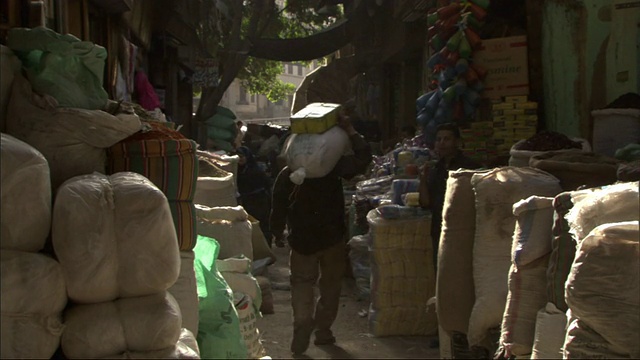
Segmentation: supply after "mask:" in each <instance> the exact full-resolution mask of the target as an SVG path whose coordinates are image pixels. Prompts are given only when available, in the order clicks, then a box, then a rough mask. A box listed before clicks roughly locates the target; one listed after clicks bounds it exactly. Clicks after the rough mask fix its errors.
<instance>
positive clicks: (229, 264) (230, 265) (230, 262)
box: [216, 256, 251, 274]
mask: <svg viewBox="0 0 640 360" xmlns="http://www.w3.org/2000/svg"><path fill="white" fill-rule="evenodd" d="M216 268H217V269H218V271H220V272H222V271H231V272H238V273H246V274H248V273H250V272H251V260H249V258H247V257H244V256H242V257H231V258H227V259H224V260H216Z"/></svg>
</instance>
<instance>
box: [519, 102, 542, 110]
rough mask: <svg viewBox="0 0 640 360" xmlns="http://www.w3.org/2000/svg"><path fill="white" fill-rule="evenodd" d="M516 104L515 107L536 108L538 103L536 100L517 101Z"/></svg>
mask: <svg viewBox="0 0 640 360" xmlns="http://www.w3.org/2000/svg"><path fill="white" fill-rule="evenodd" d="M515 105H516V109H537V108H538V103H537V102H531V101H529V102H523V103H518V104H515Z"/></svg>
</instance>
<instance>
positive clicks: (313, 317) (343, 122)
mask: <svg viewBox="0 0 640 360" xmlns="http://www.w3.org/2000/svg"><path fill="white" fill-rule="evenodd" d="M338 126H340V127H341V128H343V129H344V130H345V131H346V132H347V134H348V135H349V139H350V140H351V145H352V149H353V152H354V154H353V155H345V156H342V158H341V159H340V160H339V161H338V163H337V164H336V166H335V167H334V168H333V170H332V171H331V172H330V173H329V174H328V175H326V176H324V177H322V178H315V179H305V180H304V182H303V183H302V184H301V185H295V184H294V183H293V182H291V180H290V179H289V175H291V170H290V169H289V168H288V167H285V168H284V169H283V170H282V171H281V172H280V173H279V174H278V177H277V178H276V181H275V184H274V188H273V200H272V211H271V232H272V233H273V235H274V239H275V240H276V241H278V240H281V239H282V236H283V232H284V229H285V225H286V224H288V225H289V236H288V240H289V246H290V247H291V253H290V257H289V266H290V271H291V273H290V281H291V305H292V307H293V340H292V342H291V351H292V352H293V353H294V354H302V353H304V352H305V351H306V350H307V348H308V347H309V340H310V337H311V333H312V332H313V330H314V329H315V330H316V333H315V335H316V336H315V341H314V343H315V344H316V345H329V344H333V343H335V341H336V339H335V337H334V336H333V333H332V332H331V325H332V324H333V321H334V320H335V318H336V315H337V314H338V305H339V300H340V291H341V289H342V278H343V275H344V271H345V265H346V264H345V257H346V244H345V242H344V234H345V232H346V224H345V220H344V219H345V209H344V207H345V205H344V195H343V191H342V181H341V178H345V179H350V178H352V177H354V176H356V175H358V174H361V173H364V171H365V170H366V168H367V166H368V165H369V163H370V162H371V149H370V148H369V144H368V143H367V142H366V141H365V140H364V138H363V137H362V136H360V134H358V133H357V132H356V131H355V129H354V128H353V126H352V125H351V122H350V121H349V118H348V116H346V115H344V114H342V113H341V114H340V117H339V120H338ZM316 282H318V286H319V290H320V298H319V299H318V301H317V302H316V301H315V296H314V289H313V288H314V286H315V285H316Z"/></svg>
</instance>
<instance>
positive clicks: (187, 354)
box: [105, 328, 200, 360]
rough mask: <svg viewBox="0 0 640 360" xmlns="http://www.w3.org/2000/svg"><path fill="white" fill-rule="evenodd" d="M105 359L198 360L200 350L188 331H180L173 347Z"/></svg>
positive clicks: (134, 352) (130, 352)
mask: <svg viewBox="0 0 640 360" xmlns="http://www.w3.org/2000/svg"><path fill="white" fill-rule="evenodd" d="M105 359H194V360H195V359H200V349H199V348H198V342H197V341H196V338H195V336H194V335H193V333H192V332H191V331H189V330H188V329H185V328H183V329H182V330H181V331H180V338H179V339H178V342H177V343H176V345H175V346H171V347H168V348H166V349H162V350H155V351H143V352H140V351H126V352H124V353H122V354H120V355H119V356H109V357H106V358H105Z"/></svg>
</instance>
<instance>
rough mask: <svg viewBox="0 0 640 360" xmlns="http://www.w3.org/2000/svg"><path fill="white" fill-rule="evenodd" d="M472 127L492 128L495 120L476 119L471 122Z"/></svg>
mask: <svg viewBox="0 0 640 360" xmlns="http://www.w3.org/2000/svg"><path fill="white" fill-rule="evenodd" d="M470 127H471V129H474V130H475V129H485V128H492V127H493V122H491V121H475V122H472V123H471V124H470Z"/></svg>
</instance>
